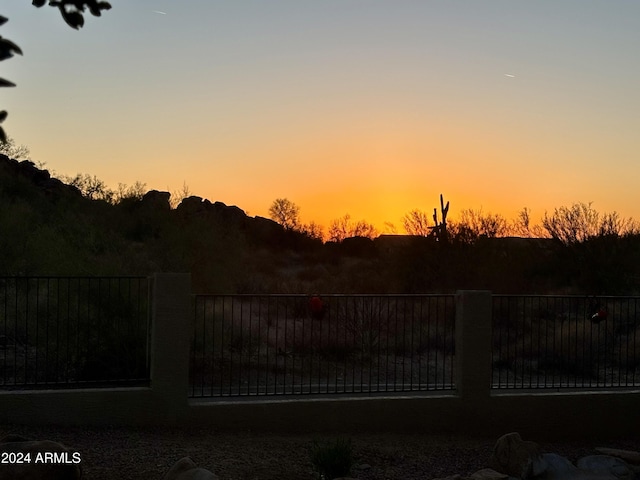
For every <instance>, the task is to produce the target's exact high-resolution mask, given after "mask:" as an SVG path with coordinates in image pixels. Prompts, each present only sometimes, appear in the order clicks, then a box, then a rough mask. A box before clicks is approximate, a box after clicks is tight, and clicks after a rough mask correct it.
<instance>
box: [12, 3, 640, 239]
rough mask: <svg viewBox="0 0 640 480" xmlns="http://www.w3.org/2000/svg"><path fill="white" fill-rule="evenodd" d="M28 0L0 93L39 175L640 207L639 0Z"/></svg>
mask: <svg viewBox="0 0 640 480" xmlns="http://www.w3.org/2000/svg"><path fill="white" fill-rule="evenodd" d="M30 3H31V2H30V1H28V0H3V2H2V7H0V14H2V15H4V16H7V17H9V22H8V23H7V24H5V25H4V26H3V27H0V35H2V36H3V37H5V38H9V39H11V40H12V41H14V42H15V43H17V44H18V45H19V46H20V47H21V48H22V49H23V51H24V57H14V58H13V59H10V60H7V61H4V62H2V63H1V64H0V76H2V77H4V78H7V79H9V80H11V81H13V82H14V83H16V84H17V85H18V87H17V88H12V89H8V88H5V89H2V92H1V96H0V108H2V109H7V110H8V111H9V117H8V119H7V120H6V121H5V123H4V124H3V125H4V127H5V130H6V132H7V133H8V134H9V135H10V136H11V137H13V138H14V139H15V140H16V142H17V143H18V144H25V145H27V146H28V147H29V148H30V150H31V154H32V157H33V159H34V160H36V161H40V162H46V166H47V168H49V169H50V170H54V171H56V172H58V173H63V174H67V175H73V174H75V173H78V172H83V173H90V174H95V175H97V176H98V177H99V178H101V179H103V180H104V181H105V182H106V183H107V184H109V185H110V186H112V187H116V186H117V185H118V183H119V182H122V183H127V184H132V183H134V182H135V181H137V180H139V181H142V182H145V183H146V184H147V187H148V188H150V189H151V188H155V189H159V190H177V189H179V188H180V187H181V186H182V185H183V183H186V184H187V185H188V187H189V189H190V190H191V192H193V193H194V194H197V195H199V196H202V197H204V198H209V199H211V200H212V201H215V200H219V201H222V202H225V203H227V204H229V205H238V206H239V207H240V208H242V209H244V210H245V211H247V213H249V214H250V215H262V216H267V215H268V214H267V211H268V208H269V205H270V204H271V202H272V201H273V200H274V199H275V198H279V197H286V198H288V199H290V200H292V201H294V202H295V203H297V204H298V205H299V206H300V208H301V216H302V220H303V221H306V222H308V221H311V220H314V221H316V222H319V223H322V224H325V225H326V224H328V223H329V221H330V220H332V219H335V218H338V217H341V216H342V215H344V214H346V213H349V214H351V216H352V218H354V219H361V218H363V219H366V220H368V221H370V222H373V223H375V224H376V225H377V226H378V227H380V229H381V230H382V229H383V223H384V222H385V221H390V222H393V223H395V224H396V226H398V227H400V226H401V218H402V216H403V215H404V214H405V213H407V212H408V211H410V210H412V209H414V208H419V209H422V210H425V211H427V212H430V211H432V209H433V207H435V206H436V205H437V204H438V195H439V194H440V193H441V192H442V193H444V195H445V199H448V200H450V201H451V211H450V216H451V217H455V216H456V213H457V212H459V211H460V210H461V209H463V208H480V207H482V208H483V211H485V212H494V213H502V214H503V215H505V216H507V217H509V218H512V217H514V216H515V214H516V212H517V211H518V210H520V209H521V208H522V207H525V206H527V207H529V208H530V209H532V212H533V218H534V219H539V218H540V217H541V216H542V215H543V214H544V212H545V210H548V211H552V210H553V208H554V207H559V206H562V205H571V204H572V203H574V202H593V206H594V208H596V209H597V210H599V211H601V212H605V211H612V210H616V211H618V212H619V213H620V214H622V215H624V216H633V217H634V218H636V219H640V187H639V186H638V185H640V182H639V181H638V179H640V161H638V160H640V159H639V158H638V156H639V153H640V90H639V89H638V86H639V85H640V54H639V53H638V46H639V45H640V2H639V1H637V0H616V1H607V0H598V1H596V0H536V1H533V0H530V1H524V0H483V1H478V0H467V1H462V0H448V1H444V0H440V1H436V0H415V1H409V0H387V1H379V0H321V1H320V0H317V1H307V0H269V1H266V0H250V1H243V0H233V1H227V0H225V1H221V0H180V1H178V0H111V4H112V5H113V9H112V10H110V11H108V12H106V13H105V14H104V15H103V17H102V18H98V19H96V18H94V17H91V16H90V15H87V17H88V18H87V24H86V25H85V27H84V28H83V29H81V30H80V31H75V30H72V29H71V28H69V27H68V26H67V25H66V24H65V23H64V22H63V21H62V18H61V17H60V15H59V13H58V12H57V10H55V9H53V8H50V7H43V8H41V9H36V8H35V7H33V6H31V5H30ZM159 12H162V13H159ZM399 229H400V228H399ZM400 230H401V229H400Z"/></svg>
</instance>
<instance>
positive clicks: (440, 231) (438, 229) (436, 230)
mask: <svg viewBox="0 0 640 480" xmlns="http://www.w3.org/2000/svg"><path fill="white" fill-rule="evenodd" d="M440 212H441V215H442V221H441V222H440V223H438V209H437V208H434V209H433V221H434V223H435V226H433V227H429V228H431V232H432V234H433V235H435V237H436V238H437V239H438V241H439V242H443V243H447V242H448V241H449V236H448V233H447V213H449V201H448V200H447V204H446V205H445V204H444V198H443V197H442V194H440Z"/></svg>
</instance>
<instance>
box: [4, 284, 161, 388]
mask: <svg viewBox="0 0 640 480" xmlns="http://www.w3.org/2000/svg"><path fill="white" fill-rule="evenodd" d="M148 297H149V295H148V280H147V279H146V278H144V277H3V278H0V388H2V389H24V388H41V387H42V386H46V387H47V388H65V387H68V388H69V387H80V386H88V385H91V386H99V385H106V386H113V385H116V384H126V385H131V384H139V383H144V382H148V380H149V348H148V340H149V322H148Z"/></svg>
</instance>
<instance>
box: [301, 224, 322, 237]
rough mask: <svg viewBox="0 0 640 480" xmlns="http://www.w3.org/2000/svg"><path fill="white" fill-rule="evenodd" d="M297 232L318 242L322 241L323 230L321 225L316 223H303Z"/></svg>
mask: <svg viewBox="0 0 640 480" xmlns="http://www.w3.org/2000/svg"><path fill="white" fill-rule="evenodd" d="M299 231H300V232H302V233H304V234H305V235H307V236H308V237H310V238H316V239H318V240H323V239H324V229H323V228H322V225H319V224H317V223H316V222H310V223H305V224H303V225H301V226H300V227H299Z"/></svg>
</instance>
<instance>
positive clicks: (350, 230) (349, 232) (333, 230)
mask: <svg viewBox="0 0 640 480" xmlns="http://www.w3.org/2000/svg"><path fill="white" fill-rule="evenodd" d="M377 236H378V231H377V230H376V227H374V226H373V224H371V223H367V222H366V221H364V220H360V221H358V222H352V221H351V215H349V214H347V215H345V216H344V217H342V218H338V219H336V220H333V221H332V222H331V226H330V227H329V240H330V241H332V242H341V241H343V240H344V239H345V238H350V237H365V238H371V239H373V238H375V237H377Z"/></svg>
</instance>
